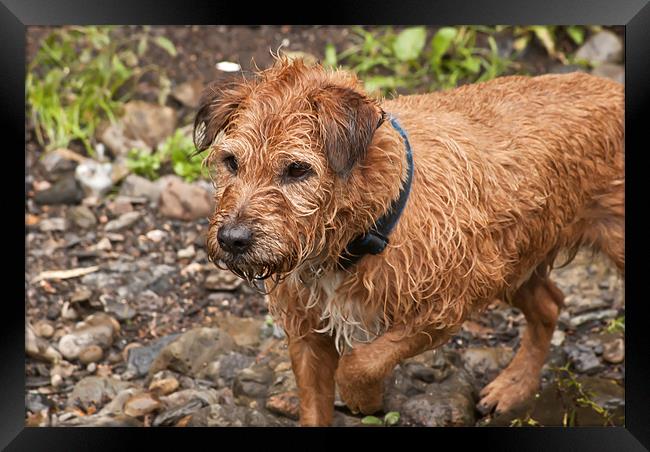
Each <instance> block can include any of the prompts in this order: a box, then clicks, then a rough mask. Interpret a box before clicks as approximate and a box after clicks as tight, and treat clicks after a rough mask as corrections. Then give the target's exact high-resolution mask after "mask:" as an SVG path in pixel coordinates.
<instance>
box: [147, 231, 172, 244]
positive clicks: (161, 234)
mask: <svg viewBox="0 0 650 452" xmlns="http://www.w3.org/2000/svg"><path fill="white" fill-rule="evenodd" d="M145 236H146V237H147V238H148V239H149V240H151V241H152V242H154V243H160V242H161V241H162V240H163V239H164V238H165V237H167V233H166V232H165V231H161V230H160V229H153V230H151V231H149V232H147V233H146V234H145Z"/></svg>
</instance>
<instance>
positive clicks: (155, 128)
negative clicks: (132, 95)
mask: <svg viewBox="0 0 650 452" xmlns="http://www.w3.org/2000/svg"><path fill="white" fill-rule="evenodd" d="M120 122H121V123H122V124H123V125H124V135H125V136H126V137H128V138H131V139H134V140H141V141H143V142H145V143H146V144H147V147H148V148H149V149H154V148H156V147H157V146H158V145H160V144H161V143H162V142H163V141H164V140H165V139H166V138H167V137H169V136H170V135H172V134H173V133H174V131H175V130H176V111H175V110H174V109H173V108H171V107H166V106H162V105H158V104H151V103H147V102H143V101H140V100H133V101H130V102H127V103H126V104H125V105H124V115H123V116H122V118H121V119H120Z"/></svg>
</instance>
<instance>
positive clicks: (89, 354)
mask: <svg viewBox="0 0 650 452" xmlns="http://www.w3.org/2000/svg"><path fill="white" fill-rule="evenodd" d="M103 355H104V351H103V350H102V348H101V347H100V346H99V345H89V346H88V347H85V348H84V349H83V350H81V351H80V352H79V361H80V362H81V363H82V364H90V363H96V362H97V361H99V360H100V359H102V356H103Z"/></svg>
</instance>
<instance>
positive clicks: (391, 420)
mask: <svg viewBox="0 0 650 452" xmlns="http://www.w3.org/2000/svg"><path fill="white" fill-rule="evenodd" d="M399 418H400V415H399V413H398V412H397V411H389V412H388V413H386V414H385V415H384V419H383V420H382V419H380V418H378V417H376V416H366V417H364V418H363V419H361V423H362V424H363V425H387V426H390V425H395V424H397V423H398V422H399Z"/></svg>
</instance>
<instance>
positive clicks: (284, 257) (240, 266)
mask: <svg viewBox="0 0 650 452" xmlns="http://www.w3.org/2000/svg"><path fill="white" fill-rule="evenodd" d="M382 120H383V112H382V111H381V109H380V107H379V105H378V104H377V102H376V101H374V100H372V99H370V98H368V97H367V96H366V95H364V94H363V92H362V91H361V89H360V88H359V83H358V81H357V79H356V78H355V77H354V76H352V75H350V74H348V73H345V72H342V71H327V70H325V69H323V68H322V67H320V66H313V67H308V66H306V65H305V64H303V63H302V61H300V60H294V61H291V62H290V61H288V60H286V59H283V58H279V59H278V60H277V61H276V64H275V65H274V66H273V67H271V68H270V69H267V70H265V71H262V72H259V73H257V74H256V75H255V77H254V78H252V79H248V80H246V79H244V78H243V77H240V78H239V79H236V80H233V81H230V82H227V83H223V82H222V83H216V84H214V85H213V86H211V87H209V88H208V89H207V90H206V92H205V94H204V97H203V100H202V102H201V107H200V109H199V112H198V114H197V117H196V121H195V131H194V133H195V144H196V147H197V149H198V150H199V151H201V150H206V149H210V154H209V156H208V157H207V159H206V162H207V164H208V165H209V168H210V170H211V173H212V174H213V181H214V183H215V186H216V189H217V194H216V210H215V213H214V216H213V218H212V220H211V223H210V230H209V233H208V251H209V255H210V257H211V259H212V260H213V261H214V262H215V263H217V264H219V263H221V264H223V265H225V266H226V267H228V268H229V269H230V270H232V271H233V272H235V273H236V274H238V275H240V276H242V277H244V278H246V279H248V280H251V279H260V278H266V277H268V276H271V275H283V274H286V273H289V272H291V271H292V270H294V269H295V268H297V267H298V266H300V265H301V264H303V263H305V262H306V261H308V260H312V259H319V257H322V255H323V254H324V253H325V254H326V253H327V251H326V248H327V243H326V242H328V241H329V240H330V239H331V237H329V236H328V231H330V232H331V230H332V229H333V228H334V218H335V217H338V218H340V214H341V213H342V212H344V211H345V210H346V200H345V184H346V182H347V181H348V179H349V178H350V176H351V173H353V171H354V169H355V167H356V166H357V165H359V164H360V163H361V162H363V160H364V159H365V157H366V153H367V151H368V148H369V146H370V143H371V141H372V139H373V135H374V133H375V131H376V129H377V128H378V127H379V125H380V124H381V122H382Z"/></svg>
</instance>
